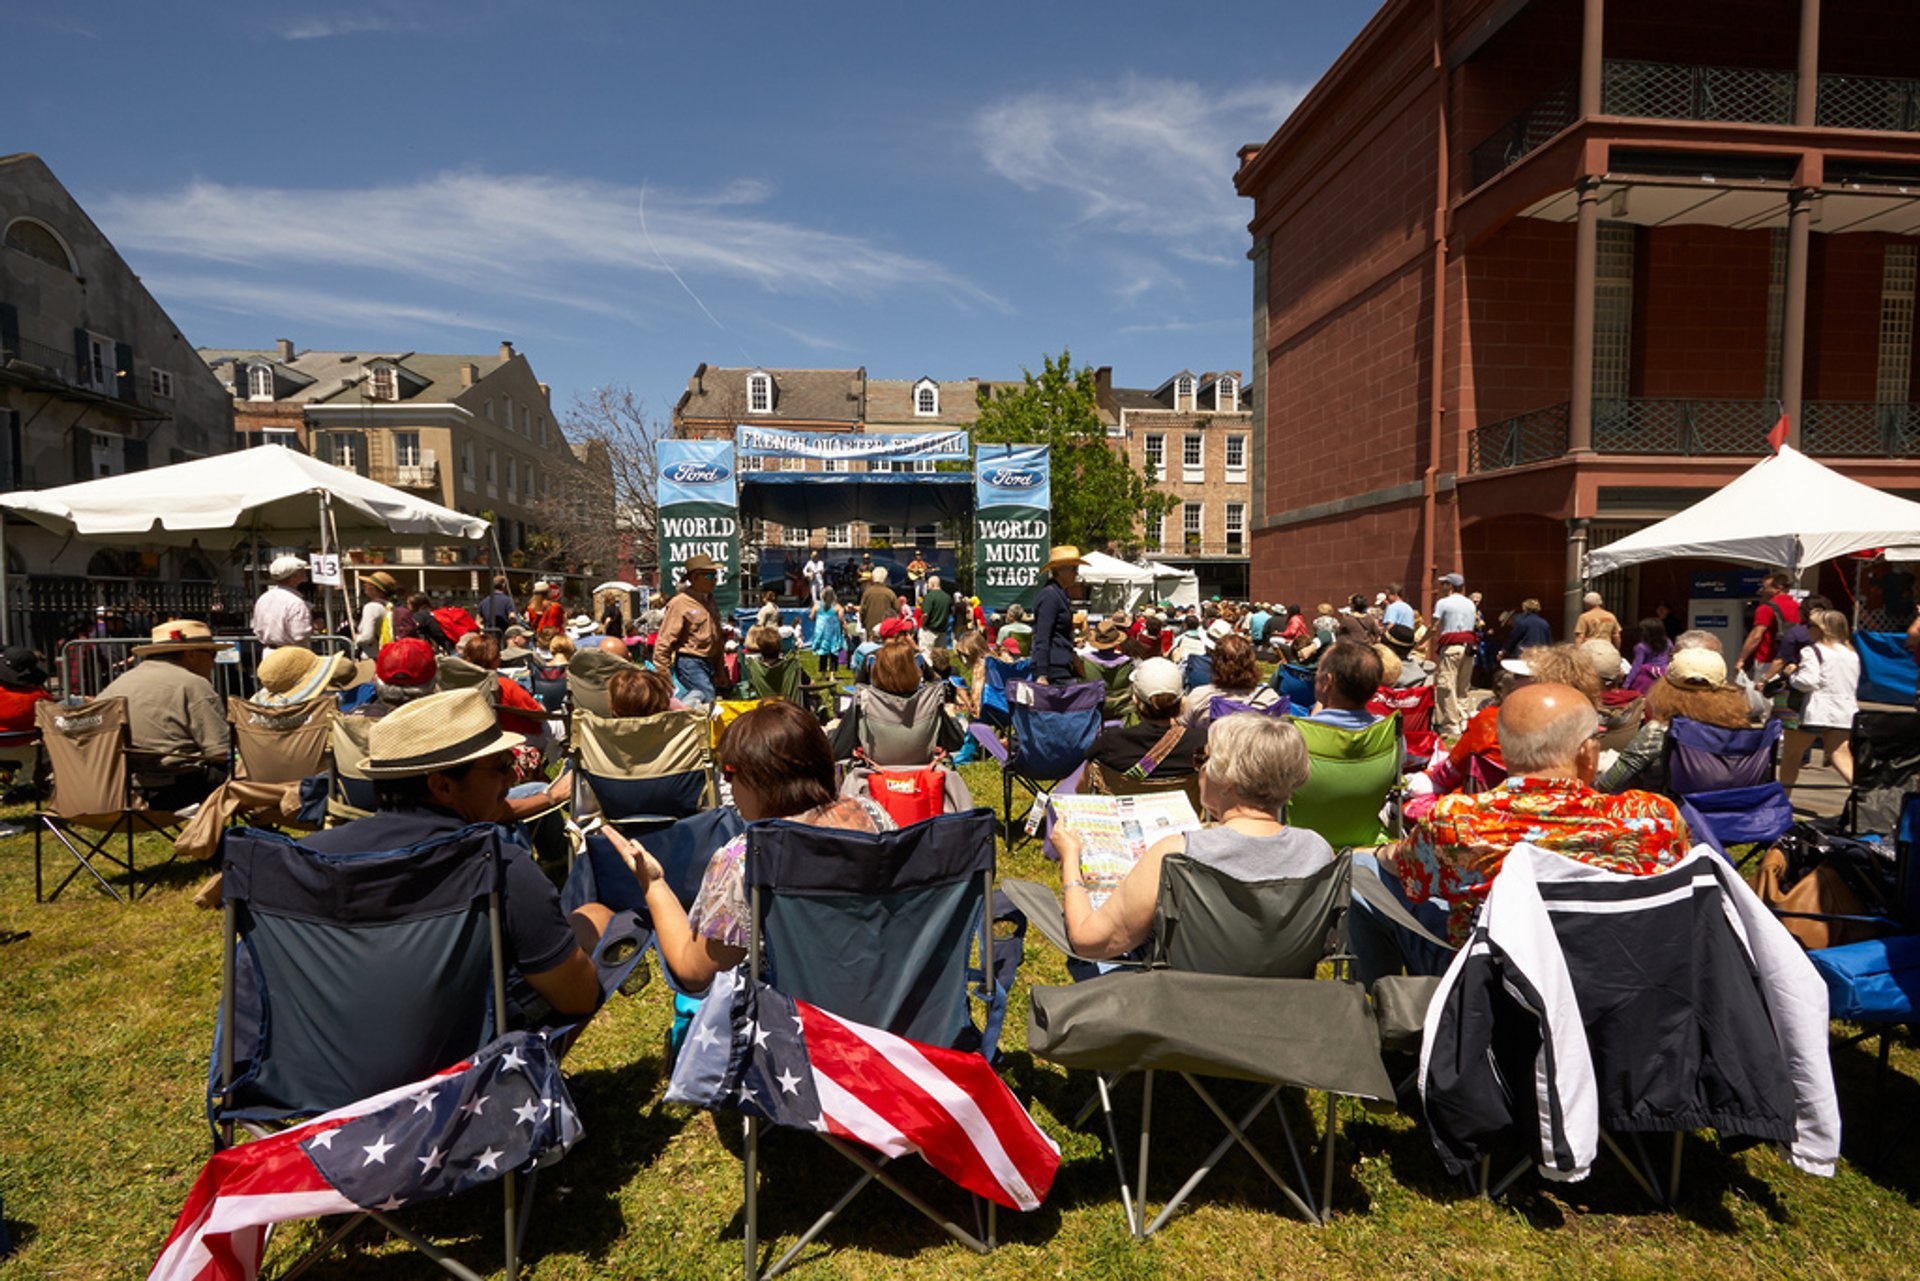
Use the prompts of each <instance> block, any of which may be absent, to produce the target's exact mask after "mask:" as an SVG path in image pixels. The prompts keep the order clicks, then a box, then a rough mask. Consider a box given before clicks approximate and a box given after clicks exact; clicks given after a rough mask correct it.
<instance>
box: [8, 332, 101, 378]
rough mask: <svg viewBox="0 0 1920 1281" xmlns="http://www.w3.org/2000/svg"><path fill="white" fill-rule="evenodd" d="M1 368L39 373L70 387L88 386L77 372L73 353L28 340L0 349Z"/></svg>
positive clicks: (10, 343)
mask: <svg viewBox="0 0 1920 1281" xmlns="http://www.w3.org/2000/svg"><path fill="white" fill-rule="evenodd" d="M23 367H24V368H23ZM0 368H12V369H13V370H14V371H15V372H38V373H41V374H44V375H46V376H47V377H49V378H51V379H52V380H53V381H55V382H58V383H64V384H65V385H67V386H69V387H84V386H86V385H87V384H86V383H85V382H83V381H82V380H81V378H80V377H79V375H78V373H77V372H76V370H77V366H76V364H75V361H74V355H73V353H72V352H71V351H65V350H62V349H61V348H59V347H49V346H47V345H46V344H45V343H37V342H34V341H32V340H31V339H27V338H16V339H14V340H13V341H12V342H9V343H8V344H7V345H6V347H5V349H0Z"/></svg>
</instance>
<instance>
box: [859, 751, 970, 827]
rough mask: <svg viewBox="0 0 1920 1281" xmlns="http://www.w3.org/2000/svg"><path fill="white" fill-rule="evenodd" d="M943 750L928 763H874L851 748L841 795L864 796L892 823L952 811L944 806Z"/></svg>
mask: <svg viewBox="0 0 1920 1281" xmlns="http://www.w3.org/2000/svg"><path fill="white" fill-rule="evenodd" d="M946 759H947V758H946V753H945V752H941V753H940V754H939V755H938V756H936V757H935V758H934V760H933V763H932V764H930V765H912V766H899V765H876V764H874V763H873V762H872V761H871V760H869V759H867V756H866V754H865V753H864V752H861V751H859V750H858V749H855V751H854V761H855V767H854V768H853V769H851V770H849V771H848V772H847V778H846V781H845V783H844V784H842V786H841V789H840V794H841V795H842V796H864V797H866V798H867V799H868V800H871V801H872V802H873V803H874V804H875V805H878V806H879V807H880V808H881V809H883V810H885V811H886V812H887V813H888V814H889V815H890V816H891V817H892V818H893V821H894V823H895V824H896V825H898V826H900V827H906V826H907V825H908V824H911V823H918V822H920V821H921V820H922V819H928V818H935V817H937V816H939V815H941V814H947V813H954V812H956V811H954V810H951V809H949V808H948V805H947V790H948V775H949V774H950V772H951V771H949V770H948V769H947V768H946V764H945V762H946Z"/></svg>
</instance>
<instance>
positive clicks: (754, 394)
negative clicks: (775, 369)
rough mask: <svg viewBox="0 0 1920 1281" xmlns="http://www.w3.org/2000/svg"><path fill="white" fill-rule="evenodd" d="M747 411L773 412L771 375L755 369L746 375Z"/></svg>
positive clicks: (757, 412) (752, 412)
mask: <svg viewBox="0 0 1920 1281" xmlns="http://www.w3.org/2000/svg"><path fill="white" fill-rule="evenodd" d="M747 412H748V413H750V414H770V413H772V412H773V375H771V374H767V373H762V372H761V371H760V370H758V369H756V370H754V371H753V372H752V373H750V374H748V375H747Z"/></svg>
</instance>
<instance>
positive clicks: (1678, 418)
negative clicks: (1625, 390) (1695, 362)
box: [1467, 397, 1920, 472]
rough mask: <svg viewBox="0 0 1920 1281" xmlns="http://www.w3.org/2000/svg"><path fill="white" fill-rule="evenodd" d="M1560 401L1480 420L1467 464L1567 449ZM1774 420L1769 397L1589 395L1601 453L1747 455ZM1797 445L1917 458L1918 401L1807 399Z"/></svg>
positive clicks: (1517, 461)
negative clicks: (1593, 397)
mask: <svg viewBox="0 0 1920 1281" xmlns="http://www.w3.org/2000/svg"><path fill="white" fill-rule="evenodd" d="M1567 416H1568V406H1567V405H1565V404H1559V405H1549V406H1548V407H1546V408H1545V409H1536V410H1534V411H1532V412H1531V413H1526V414H1520V415H1517V416H1515V417H1513V418H1505V419H1501V420H1499V421H1497V422H1491V423H1483V424H1481V425H1480V426H1479V427H1476V428H1474V430H1473V432H1472V434H1471V436H1470V437H1469V438H1468V449H1467V469H1468V470H1469V471H1470V472H1487V471H1498V470H1500V469H1501V468H1504V467H1519V466H1521V465H1523V464H1526V463H1535V462H1542V461H1545V460H1547V459H1552V458H1558V457H1560V456H1562V455H1563V454H1565V453H1566V452H1567V444H1568V437H1567ZM1779 421H1780V404H1779V402H1778V401H1773V400H1659V399H1647V398H1639V397H1636V398H1633V399H1620V400H1596V401H1594V402H1593V450H1594V452H1595V453H1599V454H1669V455H1677V456H1679V457H1686V458H1696V457H1749V458H1757V457H1759V456H1761V455H1762V454H1764V453H1766V452H1767V449H1768V445H1767V433H1768V432H1769V431H1771V430H1772V429H1773V426H1774V424H1775V423H1777V422H1779ZM1800 448H1801V450H1802V452H1804V453H1806V454H1809V455H1812V456H1814V457H1820V458H1920V405H1911V404H1892V405H1876V404H1869V403H1860V402H1849V401H1809V402H1807V404H1806V405H1805V406H1804V407H1803V408H1802V410H1801V433H1800Z"/></svg>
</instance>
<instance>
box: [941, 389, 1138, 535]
mask: <svg viewBox="0 0 1920 1281" xmlns="http://www.w3.org/2000/svg"><path fill="white" fill-rule="evenodd" d="M1023 372H1024V373H1025V375H1026V382H1025V384H1024V385H1023V386H1021V387H1019V388H1014V389H1008V390H1001V389H997V388H996V389H995V391H994V394H993V395H992V396H990V397H987V398H984V399H983V400H982V402H981V405H980V417H979V419H978V420H977V421H976V422H975V423H974V426H973V437H974V440H975V442H976V443H1013V444H1031V445H1048V446H1051V447H1052V451H1053V452H1052V472H1053V517H1052V538H1053V541H1054V542H1055V543H1072V544H1075V545H1076V546H1078V547H1080V548H1082V549H1083V550H1084V549H1096V550H1107V549H1109V548H1111V549H1112V550H1114V551H1115V552H1117V553H1119V554H1121V555H1127V556H1131V555H1133V554H1134V553H1135V552H1136V551H1137V550H1138V548H1139V543H1140V528H1141V522H1142V520H1150V521H1154V522H1156V523H1157V522H1158V521H1160V520H1162V519H1163V518H1164V517H1165V516H1166V514H1167V512H1168V511H1169V510H1170V509H1171V508H1172V506H1173V499H1172V497H1171V496H1169V495H1168V494H1166V493H1164V492H1162V491H1161V490H1160V489H1159V488H1158V487H1157V486H1156V485H1155V484H1154V483H1153V482H1154V481H1155V480H1157V479H1158V478H1157V477H1151V476H1148V475H1145V474H1143V473H1142V472H1141V471H1139V470H1138V469H1136V468H1135V467H1134V466H1133V464H1132V462H1131V461H1129V459H1128V458H1127V455H1126V453H1125V452H1124V450H1123V449H1122V448H1117V447H1116V444H1117V442H1115V441H1113V440H1111V439H1110V438H1109V437H1108V436H1107V428H1106V424H1105V423H1104V422H1102V421H1101V418H1100V408H1099V401H1098V397H1097V396H1096V394H1095V391H1094V378H1093V370H1092V369H1091V368H1089V367H1087V366H1085V365H1082V366H1080V368H1078V369H1075V368H1074V367H1073V355H1072V353H1071V352H1069V351H1062V352H1061V353H1060V355H1059V357H1058V358H1055V357H1053V356H1046V357H1044V362H1043V365H1042V368H1041V371H1040V372H1039V373H1038V374H1035V373H1034V372H1033V371H1032V370H1025V371H1023Z"/></svg>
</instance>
